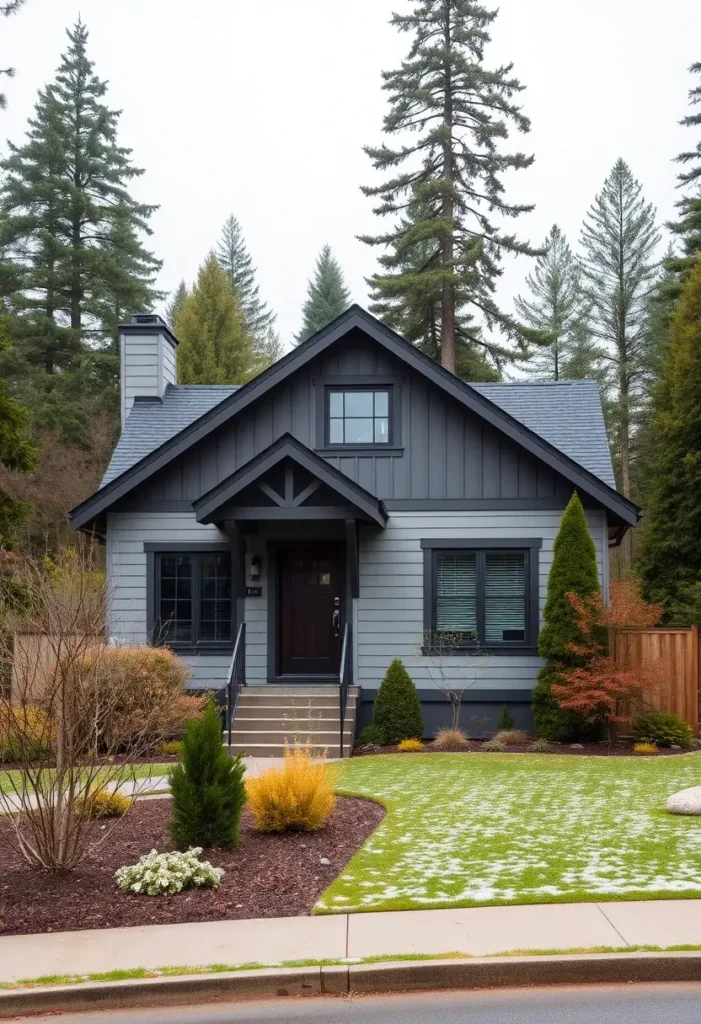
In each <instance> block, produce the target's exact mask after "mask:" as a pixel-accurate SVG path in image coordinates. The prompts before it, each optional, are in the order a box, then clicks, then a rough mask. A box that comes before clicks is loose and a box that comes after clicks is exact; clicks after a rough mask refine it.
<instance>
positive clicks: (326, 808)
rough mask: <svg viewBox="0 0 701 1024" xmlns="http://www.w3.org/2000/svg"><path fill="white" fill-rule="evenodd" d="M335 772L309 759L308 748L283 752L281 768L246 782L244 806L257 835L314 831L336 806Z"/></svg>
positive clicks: (321, 763) (324, 762) (310, 757)
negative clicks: (248, 810) (250, 816)
mask: <svg viewBox="0 0 701 1024" xmlns="http://www.w3.org/2000/svg"><path fill="white" fill-rule="evenodd" d="M335 775H336V773H335V771H333V770H332V769H330V768H329V766H328V765H327V764H326V761H325V760H324V759H323V758H322V759H321V760H318V761H314V760H312V756H311V752H310V750H309V748H308V747H297V748H295V749H294V750H285V759H284V763H283V765H282V767H280V768H270V769H269V770H268V771H267V772H264V773H263V774H262V775H259V776H258V778H254V779H249V780H248V781H247V782H246V793H247V795H248V806H249V807H250V809H251V811H252V813H253V817H254V818H255V820H256V828H257V829H258V830H259V831H260V832H287V831H298V832H315V831H316V830H317V829H320V828H321V827H322V826H323V825H324V823H325V822H326V819H327V818H328V816H329V815H330V814H331V812H332V811H333V809H334V807H335V806H336V798H335V796H334V794H333V783H334V779H335Z"/></svg>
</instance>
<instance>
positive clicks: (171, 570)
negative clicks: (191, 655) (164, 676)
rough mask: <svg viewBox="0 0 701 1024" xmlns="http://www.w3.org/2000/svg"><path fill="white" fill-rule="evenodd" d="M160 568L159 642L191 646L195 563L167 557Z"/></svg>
mask: <svg viewBox="0 0 701 1024" xmlns="http://www.w3.org/2000/svg"><path fill="white" fill-rule="evenodd" d="M160 566H161V602H160V608H159V619H160V623H161V636H160V637H159V638H158V639H159V640H164V641H166V642H168V641H170V642H171V643H190V642H192V639H193V636H192V559H191V557H190V555H164V556H162V557H161V560H160Z"/></svg>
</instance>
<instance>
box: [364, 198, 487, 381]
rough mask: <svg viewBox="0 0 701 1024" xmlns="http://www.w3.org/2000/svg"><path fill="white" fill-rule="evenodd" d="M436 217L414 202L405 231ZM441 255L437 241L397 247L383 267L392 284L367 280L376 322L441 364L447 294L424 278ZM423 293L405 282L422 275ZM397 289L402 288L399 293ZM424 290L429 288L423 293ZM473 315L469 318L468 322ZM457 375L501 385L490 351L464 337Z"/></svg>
mask: <svg viewBox="0 0 701 1024" xmlns="http://www.w3.org/2000/svg"><path fill="white" fill-rule="evenodd" d="M429 213H430V210H429V208H428V207H427V206H426V204H420V203H417V202H413V203H412V204H411V205H410V207H409V211H408V215H407V217H406V218H404V219H403V220H402V229H403V230H404V231H405V232H406V233H410V230H411V228H412V225H413V224H416V223H418V222H420V221H422V220H423V219H425V217H426V216H427V215H428V214H429ZM438 256H439V253H438V250H437V249H436V245H435V242H434V240H433V239H431V238H427V239H425V240H424V241H417V242H416V243H415V244H413V245H411V246H404V245H403V244H401V242H400V241H397V243H396V244H395V245H393V246H392V247H391V248H390V249H389V250H388V251H387V252H385V253H383V254H382V255H381V256H380V257H379V259H378V262H379V264H380V266H381V267H383V268H384V270H385V271H388V272H391V274H392V282H391V283H390V282H389V279H388V277H387V275H386V274H385V275H384V276H383V275H378V274H376V275H374V276H373V277H370V278H366V280H367V284H368V286H369V288H370V310H371V312H372V313H374V314H375V316H377V317H379V318H380V320H382V322H383V323H384V324H386V325H387V326H388V327H390V328H391V329H392V330H393V331H396V332H397V334H401V336H402V337H403V338H406V340H407V341H411V342H412V343H413V344H414V345H416V347H417V348H420V349H421V351H422V352H425V353H426V355H427V356H430V357H431V358H432V359H435V360H437V361H438V362H440V358H441V312H442V301H441V289H440V287H436V285H435V282H433V281H432V279H431V278H429V276H427V275H426V274H424V273H423V272H424V271H425V270H426V269H427V268H429V267H435V266H436V265H437V262H438ZM418 274H421V275H422V276H421V277H420V278H418V277H417V278H416V281H417V287H414V288H412V289H411V290H410V291H407V290H405V289H404V286H403V284H402V281H403V279H404V277H405V276H407V275H418ZM395 283H396V284H397V287H395ZM419 284H421V285H422V286H423V285H425V287H418V285H419ZM467 316H468V314H464V319H465V318H466V317H467ZM455 373H456V374H457V376H458V377H462V379H463V380H471V381H489V380H492V381H496V380H499V379H500V376H501V374H500V372H499V367H498V364H497V365H496V366H495V365H494V362H490V361H489V358H488V356H487V353H486V352H485V351H484V349H480V348H476V347H474V346H471V345H468V344H466V343H465V341H464V339H463V337H462V336H461V335H458V336H456V341H455Z"/></svg>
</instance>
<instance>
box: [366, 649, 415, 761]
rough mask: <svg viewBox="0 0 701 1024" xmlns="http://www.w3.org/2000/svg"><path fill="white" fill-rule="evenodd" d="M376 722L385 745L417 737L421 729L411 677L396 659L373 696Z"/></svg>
mask: <svg viewBox="0 0 701 1024" xmlns="http://www.w3.org/2000/svg"><path fill="white" fill-rule="evenodd" d="M375 725H376V726H378V728H379V729H381V731H382V736H383V740H384V742H385V743H387V744H391V743H401V741H402V740H408V739H417V740H420V739H421V737H422V736H423V731H424V716H423V713H422V711H421V702H420V700H419V697H418V694H417V692H416V687H415V686H414V683H413V681H412V678H411V676H410V675H409V673H408V672H407V670H406V669H405V668H404V665H403V664H402V662H401V660H400V659H399V658H395V659H394V661H393V662H392V663H391V665H390V666H389V668H388V669H387V671H386V672H385V678H384V679H383V680H382V683H381V684H380V689H379V690H378V691H377V697H376V699H375Z"/></svg>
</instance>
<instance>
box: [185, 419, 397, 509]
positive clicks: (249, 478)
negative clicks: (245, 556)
mask: <svg viewBox="0 0 701 1024" xmlns="http://www.w3.org/2000/svg"><path fill="white" fill-rule="evenodd" d="M285 459H292V461H293V462H294V463H296V464H297V465H298V466H301V467H302V468H303V469H305V470H306V471H307V472H308V473H310V474H311V475H312V476H313V477H315V478H316V479H317V480H319V481H321V483H323V484H326V486H327V487H329V488H330V489H331V490H332V491H334V493H336V494H338V495H340V496H341V497H342V498H343V499H344V500H345V501H347V502H348V503H349V504H351V505H353V506H354V507H355V508H357V509H358V510H359V511H360V512H362V513H363V515H364V516H367V517H368V518H369V519H372V520H374V522H376V523H377V525H378V526H384V525H385V523H386V522H387V512H386V510H385V507H384V505H383V504H382V502H381V501H379V500H378V498H376V497H375V495H374V494H371V493H370V491H367V490H366V489H365V488H364V487H361V486H360V484H357V483H356V482H355V481H354V480H351V479H350V477H348V476H346V474H345V473H341V471H340V470H338V469H336V468H335V467H334V466H330V465H329V463H328V462H326V460H325V459H322V458H321V456H320V455H317V454H316V452H313V451H311V449H309V448H307V446H306V445H305V444H302V443H301V441H298V440H297V438H296V437H293V436H292V435H291V434H283V435H282V437H279V438H278V439H277V441H273V443H272V444H271V445H269V446H268V447H267V448H265V449H264V450H263V451H262V452H259V454H258V455H254V457H253V458H252V459H251V460H250V461H249V462H247V463H246V464H245V465H243V466H241V468H240V469H237V470H236V471H235V472H234V473H232V474H231V475H230V476H228V477H227V478H226V479H225V480H222V481H221V483H218V484H217V485H216V486H215V487H212V489H211V490H209V491H207V492H206V494H203V495H202V497H201V498H198V499H197V501H194V502H193V508H194V510H195V516H196V518H197V521H198V522H200V523H206V522H210V521H211V517H212V516H214V515H215V513H216V511H217V509H219V508H221V507H222V505H225V504H228V503H229V502H230V501H232V500H233V499H234V498H235V497H236V496H237V495H238V494H240V493H241V492H242V491H243V490H245V489H246V488H247V487H249V486H250V485H251V484H253V483H256V481H258V480H260V478H261V477H262V476H264V475H265V474H266V473H268V472H270V470H271V469H273V467H275V466H277V465H279V464H280V463H281V462H283V461H284V460H285Z"/></svg>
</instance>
